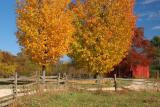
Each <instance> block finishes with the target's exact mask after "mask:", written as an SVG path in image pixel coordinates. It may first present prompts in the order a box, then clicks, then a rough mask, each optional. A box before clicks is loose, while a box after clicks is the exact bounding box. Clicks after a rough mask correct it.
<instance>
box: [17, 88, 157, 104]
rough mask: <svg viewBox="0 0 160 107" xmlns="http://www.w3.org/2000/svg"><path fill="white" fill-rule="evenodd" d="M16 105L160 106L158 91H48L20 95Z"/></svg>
mask: <svg viewBox="0 0 160 107" xmlns="http://www.w3.org/2000/svg"><path fill="white" fill-rule="evenodd" d="M17 107H160V92H133V91H131V92H117V93H115V92H105V93H104V92H103V93H102V92H100V93H91V92H50V93H44V94H39V95H34V96H24V97H21V98H19V99H18V104H17Z"/></svg>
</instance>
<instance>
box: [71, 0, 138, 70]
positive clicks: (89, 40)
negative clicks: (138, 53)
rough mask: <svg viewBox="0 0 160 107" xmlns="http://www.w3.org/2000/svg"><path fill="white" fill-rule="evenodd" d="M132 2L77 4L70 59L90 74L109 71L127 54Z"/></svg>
mask: <svg viewBox="0 0 160 107" xmlns="http://www.w3.org/2000/svg"><path fill="white" fill-rule="evenodd" d="M134 2H135V1H134V0H85V1H83V2H81V0H77V2H76V3H75V4H72V5H71V9H72V10H73V12H74V13H75V20H74V24H75V28H76V33H75V34H74V39H75V42H74V43H73V44H72V52H71V53H70V56H71V58H72V59H73V60H74V61H76V63H77V64H79V65H81V67H84V68H86V69H88V71H91V72H97V73H104V72H110V71H112V70H113V67H114V66H116V65H117V64H119V63H120V62H121V61H122V59H123V58H124V57H125V56H126V55H127V54H128V49H129V48H130V46H131V41H132V36H133V35H134V28H135V22H136V17H135V15H134V12H133V8H134Z"/></svg>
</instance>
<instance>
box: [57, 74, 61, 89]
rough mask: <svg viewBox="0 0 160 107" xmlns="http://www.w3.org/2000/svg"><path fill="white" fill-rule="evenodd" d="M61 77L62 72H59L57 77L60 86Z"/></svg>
mask: <svg viewBox="0 0 160 107" xmlns="http://www.w3.org/2000/svg"><path fill="white" fill-rule="evenodd" d="M60 78H61V74H60V73H58V78H57V80H58V81H57V85H58V86H59V84H60Z"/></svg>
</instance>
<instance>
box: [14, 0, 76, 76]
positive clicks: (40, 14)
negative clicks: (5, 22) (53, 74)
mask: <svg viewBox="0 0 160 107" xmlns="http://www.w3.org/2000/svg"><path fill="white" fill-rule="evenodd" d="M68 3H70V0H18V1H17V28H18V31H17V38H18V41H19V44H20V45H21V46H22V48H23V49H24V50H25V52H26V53H27V54H28V55H30V56H31V57H32V60H33V61H35V62H37V63H38V64H40V65H42V69H43V71H44V72H43V74H44V75H45V67H46V65H47V64H50V63H55V62H56V61H57V60H58V59H59V58H60V57H61V56H63V55H64V54H66V53H67V52H68V47H69V45H70V43H71V41H72V32H73V31H74V27H73V25H72V14H71V11H70V10H68V9H67V5H68ZM44 79H45V76H44Z"/></svg>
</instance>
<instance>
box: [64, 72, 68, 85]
mask: <svg viewBox="0 0 160 107" xmlns="http://www.w3.org/2000/svg"><path fill="white" fill-rule="evenodd" d="M64 76H65V86H67V84H68V77H67V74H66V73H64Z"/></svg>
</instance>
